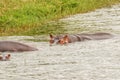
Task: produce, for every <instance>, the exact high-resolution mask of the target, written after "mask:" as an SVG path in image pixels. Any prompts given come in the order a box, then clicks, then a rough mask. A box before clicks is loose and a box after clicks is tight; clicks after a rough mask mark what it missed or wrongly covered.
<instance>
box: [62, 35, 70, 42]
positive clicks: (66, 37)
mask: <svg viewBox="0 0 120 80" xmlns="http://www.w3.org/2000/svg"><path fill="white" fill-rule="evenodd" d="M63 39H64V42H65V43H68V42H69V37H68V35H65V36H64V38H63Z"/></svg>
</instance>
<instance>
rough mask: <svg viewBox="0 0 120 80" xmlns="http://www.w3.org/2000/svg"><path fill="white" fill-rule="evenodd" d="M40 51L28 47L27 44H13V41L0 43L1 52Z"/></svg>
mask: <svg viewBox="0 0 120 80" xmlns="http://www.w3.org/2000/svg"><path fill="white" fill-rule="evenodd" d="M36 50H38V49H36V48H34V47H31V46H28V45H26V44H22V43H18V42H12V41H0V52H6V51H10V52H23V51H36Z"/></svg>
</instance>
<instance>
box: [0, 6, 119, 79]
mask: <svg viewBox="0 0 120 80" xmlns="http://www.w3.org/2000/svg"><path fill="white" fill-rule="evenodd" d="M119 13H120V6H119V5H118V6H113V7H112V8H110V9H101V10H97V11H95V12H91V13H86V14H80V15H79V14H78V15H75V16H71V17H70V18H66V19H62V21H64V22H69V23H70V25H69V24H68V26H66V27H73V28H75V27H80V26H87V27H91V28H92V27H96V28H104V27H105V28H111V29H112V30H115V31H117V32H119V30H120V29H119V28H120V27H118V25H119V21H120V20H119V19H120V18H119V16H120V15H119ZM81 19H82V20H83V21H81ZM84 20H85V21H84ZM107 21H108V22H107ZM73 25H74V26H73ZM101 25H102V26H101ZM108 32H109V31H108ZM26 38H27V39H33V38H34V37H29V36H22V37H19V36H10V37H1V38H0V40H12V41H19V42H22V43H25V44H29V45H31V46H33V47H37V48H38V49H39V50H38V51H31V52H22V53H11V56H12V57H11V60H10V61H1V62H0V80H119V79H120V76H119V75H120V54H119V53H120V45H119V44H120V37H114V38H112V39H107V40H99V41H85V42H76V43H71V44H68V45H64V46H60V45H56V46H49V44H48V42H33V41H25V39H26ZM6 53H8V52H6ZM4 54H5V53H4Z"/></svg>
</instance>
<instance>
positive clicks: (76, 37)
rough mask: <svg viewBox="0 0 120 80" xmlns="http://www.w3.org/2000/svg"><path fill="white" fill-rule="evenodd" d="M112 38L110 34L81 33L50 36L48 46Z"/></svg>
mask: <svg viewBox="0 0 120 80" xmlns="http://www.w3.org/2000/svg"><path fill="white" fill-rule="evenodd" d="M111 37H113V35H112V34H110V33H104V32H99V33H93V34H88V33H82V34H67V35H57V36H53V35H50V41H49V42H50V45H54V44H66V43H72V42H79V41H85V40H103V39H109V38H111Z"/></svg>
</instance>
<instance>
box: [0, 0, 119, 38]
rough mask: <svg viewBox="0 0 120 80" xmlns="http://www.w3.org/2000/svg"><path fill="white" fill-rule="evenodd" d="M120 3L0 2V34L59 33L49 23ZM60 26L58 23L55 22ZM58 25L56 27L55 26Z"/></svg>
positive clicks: (116, 0)
mask: <svg viewBox="0 0 120 80" xmlns="http://www.w3.org/2000/svg"><path fill="white" fill-rule="evenodd" d="M116 3H120V1H119V0H1V1H0V35H1V36H3V35H40V34H48V33H61V32H64V31H65V30H64V28H63V27H60V26H59V25H56V24H55V25H50V24H49V23H48V22H50V21H53V20H57V19H59V18H62V17H65V16H68V15H72V14H76V13H85V12H89V11H93V10H95V9H97V8H102V7H109V6H111V5H113V4H116ZM58 24H59V23H58ZM56 26H57V27H56Z"/></svg>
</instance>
